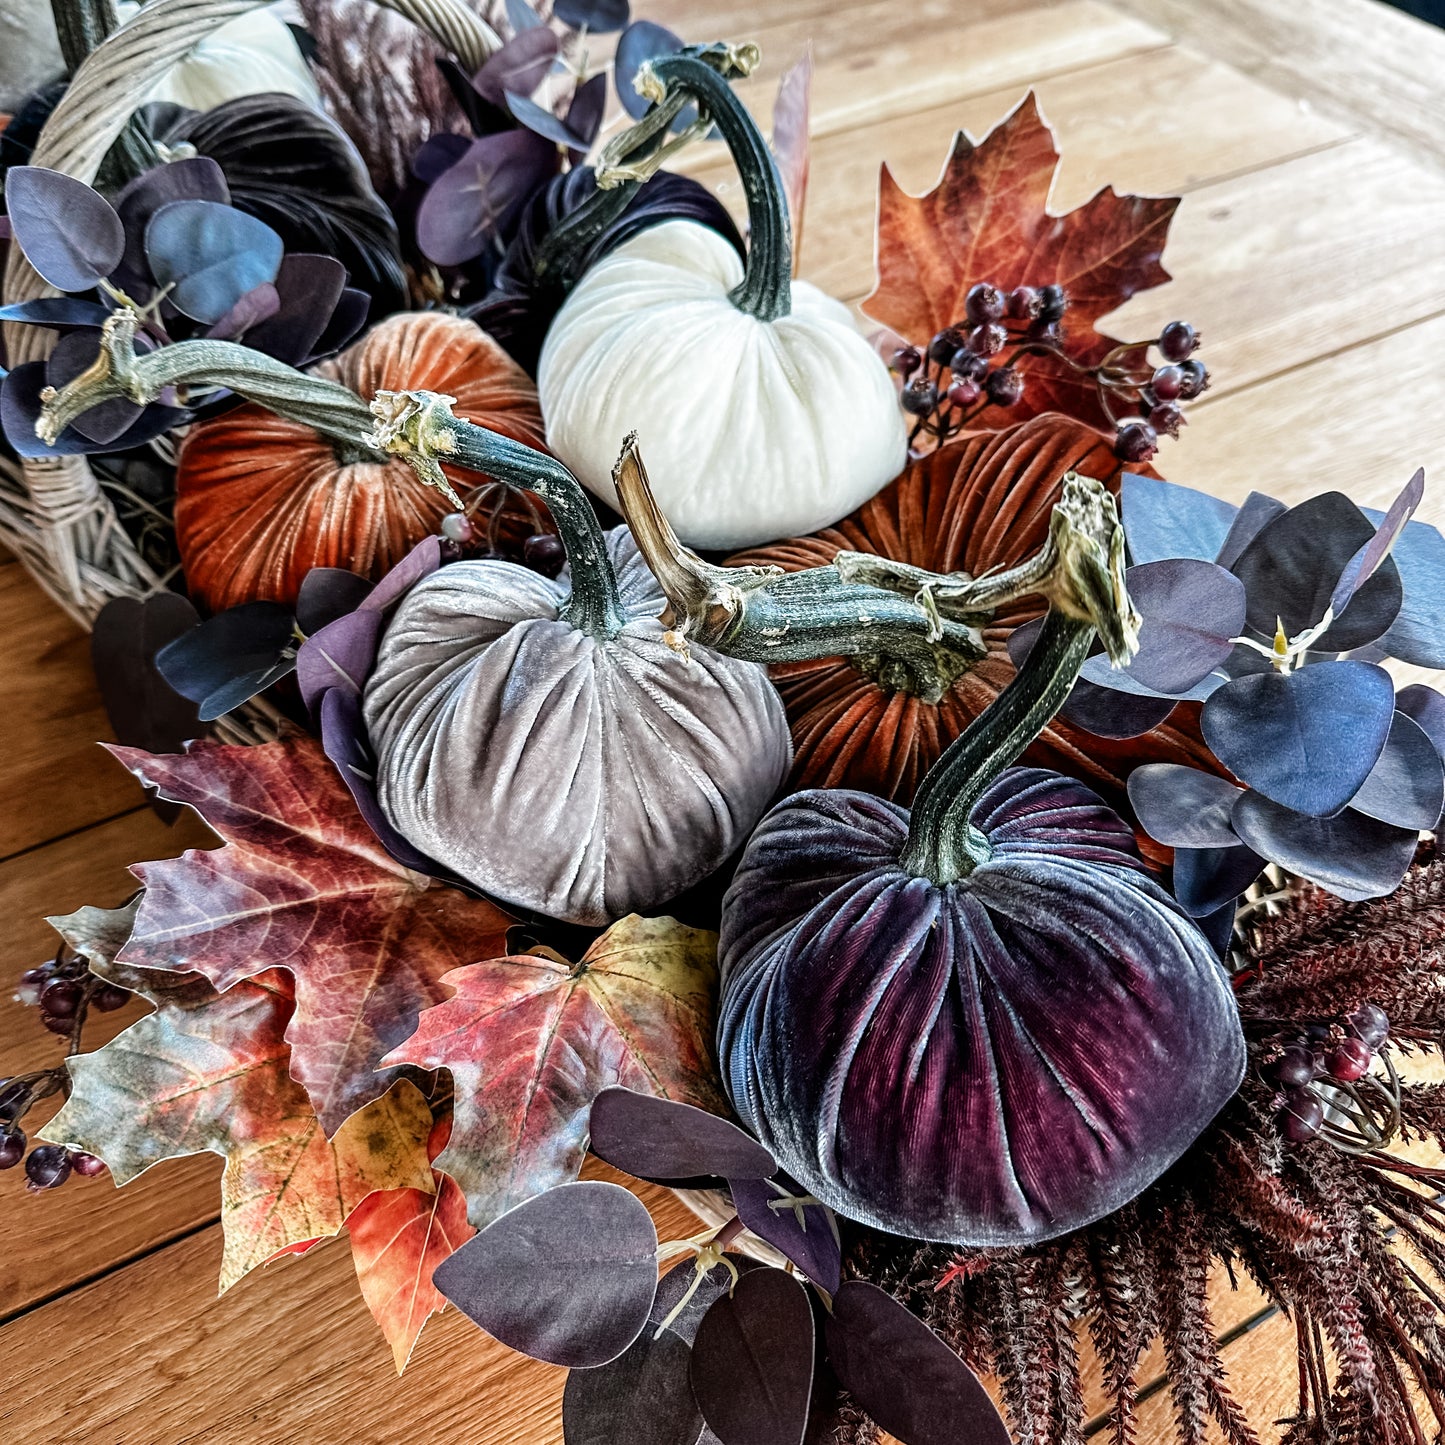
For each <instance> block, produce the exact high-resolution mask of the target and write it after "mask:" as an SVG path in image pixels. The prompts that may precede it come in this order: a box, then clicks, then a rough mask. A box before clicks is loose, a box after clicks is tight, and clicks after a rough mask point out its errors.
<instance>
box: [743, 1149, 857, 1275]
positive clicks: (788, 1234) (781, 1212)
mask: <svg viewBox="0 0 1445 1445" xmlns="http://www.w3.org/2000/svg"><path fill="white" fill-rule="evenodd" d="M728 1193H729V1194H731V1195H732V1200H733V1208H734V1209H735V1210H737V1214H738V1218H739V1219H741V1220H742V1222H743V1223H744V1224H745V1225H746V1226H747V1227H748V1228H749V1229H750V1230H752V1232H753V1233H754V1234H756V1235H757V1236H758V1238H759V1239H762V1240H766V1241H767V1242H768V1243H769V1244H771V1245H772V1246H773V1248H774V1249H776V1250H779V1251H780V1252H781V1253H782V1254H783V1256H784V1257H785V1258H786V1259H789V1260H791V1261H792V1262H793V1264H795V1265H796V1266H797V1267H798V1269H800V1270H801V1271H802V1272H803V1274H804V1275H806V1276H807V1277H808V1278H809V1279H810V1280H812V1281H813V1283H814V1284H816V1285H819V1286H820V1287H821V1288H823V1289H825V1290H827V1291H828V1293H829V1294H832V1293H833V1291H834V1290H836V1289H837V1288H838V1283H839V1280H840V1279H841V1277H842V1270H843V1255H842V1251H841V1249H840V1247H839V1244H838V1234H837V1222H836V1220H835V1219H834V1218H833V1214H832V1211H831V1210H830V1209H829V1208H828V1206H827V1205H826V1204H820V1203H819V1202H818V1201H817V1200H816V1199H814V1200H812V1201H811V1202H806V1203H805V1202H804V1200H805V1198H806V1195H807V1191H806V1190H804V1189H803V1188H801V1187H800V1186H799V1185H797V1184H794V1183H793V1181H792V1180H791V1179H789V1178H788V1177H787V1176H786V1175H783V1176H781V1177H779V1178H774V1179H729V1180H728Z"/></svg>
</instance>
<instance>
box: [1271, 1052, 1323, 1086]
mask: <svg viewBox="0 0 1445 1445" xmlns="http://www.w3.org/2000/svg"><path fill="white" fill-rule="evenodd" d="M1264 1072H1265V1074H1266V1075H1267V1076H1268V1078H1269V1079H1270V1081H1271V1082H1272V1083H1276V1084H1278V1085H1279V1086H1280V1088H1282V1089H1302V1088H1304V1086H1305V1085H1306V1084H1310V1083H1313V1082H1314V1078H1315V1056H1314V1051H1313V1050H1312V1049H1309V1048H1307V1047H1306V1046H1305V1045H1304V1044H1290V1045H1288V1046H1287V1047H1286V1048H1285V1051H1284V1052H1283V1053H1282V1054H1281V1055H1280V1056H1279V1057H1278V1058H1277V1059H1275V1060H1274V1061H1273V1062H1272V1063H1270V1064H1267V1065H1266V1066H1265V1071H1264Z"/></svg>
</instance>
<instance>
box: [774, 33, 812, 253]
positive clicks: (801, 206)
mask: <svg viewBox="0 0 1445 1445" xmlns="http://www.w3.org/2000/svg"><path fill="white" fill-rule="evenodd" d="M812 100H813V42H812V41H811V40H810V41H808V43H807V44H806V45H805V46H804V47H803V53H802V55H800V56H799V57H798V59H797V60H795V61H794V62H793V63H792V65H790V66H789V67H788V68H787V70H785V71H784V72H783V78H782V79H781V80H780V81H779V82H778V98H777V100H776V101H774V102H773V141H772V148H773V158H774V159H775V160H776V161H777V163H778V175H779V176H780V177H781V178H782V182H783V194H784V195H785V196H786V197H787V198H788V220H789V222H790V223H791V225H792V230H793V275H795V276H796V275H797V274H798V262H799V260H800V259H801V257H802V254H803V219H804V211H805V209H806V206H807V201H808V155H809V147H808V117H809V114H810V112H811V110H812Z"/></svg>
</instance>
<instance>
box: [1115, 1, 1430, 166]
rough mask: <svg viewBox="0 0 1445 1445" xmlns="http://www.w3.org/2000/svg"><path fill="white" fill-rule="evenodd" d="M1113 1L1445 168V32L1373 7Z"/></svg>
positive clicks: (1335, 3)
mask: <svg viewBox="0 0 1445 1445" xmlns="http://www.w3.org/2000/svg"><path fill="white" fill-rule="evenodd" d="M1119 3H1120V8H1122V9H1126V10H1129V11H1131V12H1132V13H1133V14H1135V15H1138V16H1139V17H1140V18H1142V19H1145V20H1148V21H1150V22H1151V23H1153V24H1155V25H1158V26H1160V27H1161V28H1163V29H1165V30H1168V31H1169V32H1170V33H1171V34H1172V35H1175V36H1177V37H1179V38H1180V39H1182V40H1187V41H1188V42H1189V43H1190V44H1191V45H1196V46H1198V48H1199V49H1201V50H1204V51H1207V52H1208V53H1210V54H1212V55H1216V56H1219V57H1220V58H1222V59H1225V60H1228V61H1229V63H1230V64H1231V65H1234V66H1236V67H1238V68H1239V69H1241V70H1243V71H1246V72H1247V73H1249V74H1251V75H1254V76H1255V77H1257V78H1258V79H1259V80H1261V81H1263V82H1264V83H1265V84H1266V85H1269V86H1270V87H1272V88H1273V89H1276V90H1278V91H1280V92H1281V93H1283V94H1285V95H1291V96H1296V97H1300V98H1302V99H1304V100H1306V101H1307V102H1308V103H1309V104H1310V105H1311V106H1312V107H1314V108H1316V109H1318V110H1319V111H1321V112H1322V113H1324V114H1327V115H1334V116H1337V117H1340V118H1344V119H1349V120H1353V121H1354V122H1355V123H1358V124H1362V125H1363V126H1364V127H1365V128H1366V129H1368V130H1369V131H1370V132H1372V133H1373V134H1375V135H1378V136H1384V137H1389V138H1392V139H1393V140H1394V141H1395V142H1396V143H1397V144H1400V145H1402V146H1404V147H1406V148H1407V149H1409V150H1411V151H1412V152H1413V153H1414V154H1415V155H1416V156H1417V158H1420V159H1423V160H1427V161H1429V162H1431V163H1434V164H1445V138H1442V132H1441V127H1440V77H1441V76H1442V75H1445V31H1441V30H1439V29H1437V28H1436V27H1435V26H1433V25H1427V24H1426V23H1425V22H1423V21H1421V20H1417V19H1415V18H1414V17H1413V16H1410V15H1406V14H1402V13H1401V12H1400V11H1399V10H1395V9H1392V8H1389V7H1387V6H1385V5H1381V4H1377V3H1375V0H1312V3H1310V4H1308V5H1290V4H1281V3H1279V0H1208V3H1207V4H1201V3H1199V0H1119Z"/></svg>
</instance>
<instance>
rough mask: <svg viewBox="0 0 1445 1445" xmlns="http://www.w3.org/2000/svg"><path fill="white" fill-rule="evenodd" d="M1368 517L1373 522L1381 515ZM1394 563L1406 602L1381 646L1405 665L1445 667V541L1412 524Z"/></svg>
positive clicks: (1433, 530) (1424, 525) (1434, 531)
mask: <svg viewBox="0 0 1445 1445" xmlns="http://www.w3.org/2000/svg"><path fill="white" fill-rule="evenodd" d="M1366 515H1367V516H1369V517H1370V518H1371V519H1372V520H1373V519H1376V518H1378V516H1379V513H1377V512H1370V511H1367V512H1366ZM1392 560H1393V562H1394V564H1395V566H1396V567H1397V568H1398V569H1399V573H1400V579H1401V581H1402V582H1403V583H1404V587H1405V600H1404V603H1403V604H1402V605H1401V607H1400V615H1399V616H1398V617H1396V619H1395V620H1394V622H1393V623H1391V625H1390V630H1389V631H1388V632H1386V633H1385V635H1384V636H1383V637H1382V638H1381V639H1380V644H1381V646H1383V647H1384V648H1385V649H1386V650H1387V651H1388V652H1389V655H1390V656H1391V657H1398V658H1399V659H1400V661H1401V662H1409V663H1413V664H1414V665H1415V666H1416V667H1435V668H1439V667H1445V537H1442V536H1441V535H1440V533H1439V531H1438V530H1437V529H1436V528H1435V527H1432V526H1430V525H1429V524H1428V523H1426V522H1411V523H1410V524H1409V525H1408V526H1407V527H1406V528H1405V530H1404V531H1403V532H1402V533H1401V534H1400V539H1399V541H1397V542H1396V543H1395V549H1394V552H1393V553H1392Z"/></svg>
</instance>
